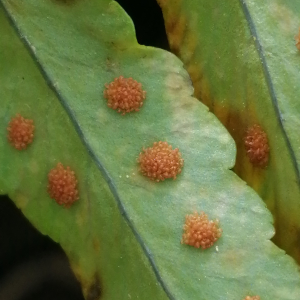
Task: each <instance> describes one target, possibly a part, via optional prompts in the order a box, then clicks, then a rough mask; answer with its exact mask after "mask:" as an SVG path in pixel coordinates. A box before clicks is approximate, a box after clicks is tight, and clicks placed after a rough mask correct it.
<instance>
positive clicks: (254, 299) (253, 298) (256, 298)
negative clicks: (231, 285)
mask: <svg viewBox="0 0 300 300" xmlns="http://www.w3.org/2000/svg"><path fill="white" fill-rule="evenodd" d="M244 300H260V297H259V296H253V297H250V296H247V297H246V298H245V299H244Z"/></svg>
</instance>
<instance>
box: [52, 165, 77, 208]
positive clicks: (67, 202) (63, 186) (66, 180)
mask: <svg viewBox="0 0 300 300" xmlns="http://www.w3.org/2000/svg"><path fill="white" fill-rule="evenodd" d="M48 193H49V195H50V197H51V198H52V199H55V201H56V202H57V203H58V204H60V205H64V206H65V207H70V206H71V205H72V204H73V203H74V202H75V201H76V200H78V199H79V198H78V190H77V180H76V177H75V173H74V172H73V171H72V170H71V169H70V168H69V167H67V168H64V166H63V165H62V164H61V163H58V164H57V166H56V167H55V168H54V169H52V170H51V171H50V172H49V174H48Z"/></svg>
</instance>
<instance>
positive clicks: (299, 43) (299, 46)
mask: <svg viewBox="0 0 300 300" xmlns="http://www.w3.org/2000/svg"><path fill="white" fill-rule="evenodd" d="M295 40H296V47H297V49H298V50H299V51H300V28H299V33H298V35H297V36H296V37H295Z"/></svg>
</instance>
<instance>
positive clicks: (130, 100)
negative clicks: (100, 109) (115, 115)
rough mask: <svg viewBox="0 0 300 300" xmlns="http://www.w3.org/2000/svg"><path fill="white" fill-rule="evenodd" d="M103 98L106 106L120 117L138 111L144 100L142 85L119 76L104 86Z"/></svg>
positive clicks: (144, 94)
mask: <svg viewBox="0 0 300 300" xmlns="http://www.w3.org/2000/svg"><path fill="white" fill-rule="evenodd" d="M105 88H106V89H105V90H104V97H105V98H106V99H107V105H108V106H109V107H111V108H112V109H115V110H117V111H118V112H119V113H122V115H125V114H126V113H129V112H132V111H139V109H140V107H141V106H142V105H143V101H144V100H145V98H146V92H145V91H144V90H143V89H142V84H141V83H139V82H137V81H136V80H134V79H132V78H131V77H130V78H124V77H123V76H120V77H118V78H115V80H114V81H113V82H111V83H110V84H106V85H105Z"/></svg>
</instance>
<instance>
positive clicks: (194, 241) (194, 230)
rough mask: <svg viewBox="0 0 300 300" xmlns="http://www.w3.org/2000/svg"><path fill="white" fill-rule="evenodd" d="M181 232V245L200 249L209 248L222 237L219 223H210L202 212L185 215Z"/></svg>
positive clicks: (216, 221)
mask: <svg viewBox="0 0 300 300" xmlns="http://www.w3.org/2000/svg"><path fill="white" fill-rule="evenodd" d="M183 230H184V233H183V235H182V240H181V243H182V244H187V245H190V246H193V247H195V248H202V249H207V248H209V247H211V246H212V245H213V244H214V243H215V242H216V241H217V240H218V239H219V238H220V237H221V235H222V229H221V228H219V221H218V220H215V221H210V220H209V219H208V216H207V214H205V213H204V212H201V213H200V214H198V213H197V212H194V213H193V214H191V215H186V217H185V224H184V226H183Z"/></svg>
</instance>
